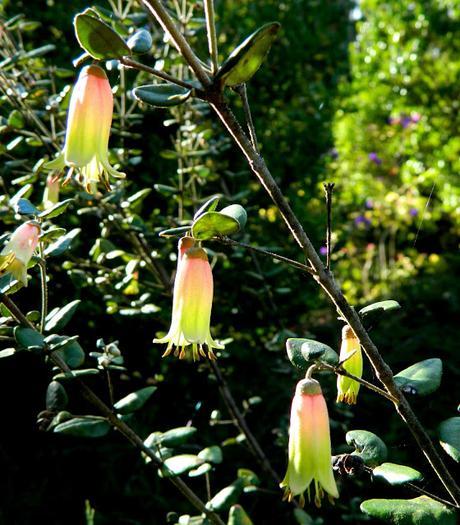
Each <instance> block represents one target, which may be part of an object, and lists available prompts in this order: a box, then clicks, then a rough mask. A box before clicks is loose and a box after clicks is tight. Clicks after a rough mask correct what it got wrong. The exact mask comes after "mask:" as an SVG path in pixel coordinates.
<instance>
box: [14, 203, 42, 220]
mask: <svg viewBox="0 0 460 525" xmlns="http://www.w3.org/2000/svg"><path fill="white" fill-rule="evenodd" d="M14 211H15V213H18V214H19V215H29V216H35V215H39V214H40V210H39V209H37V208H36V207H35V206H34V205H33V204H32V203H31V202H30V201H29V200H27V199H18V200H17V201H15V203H14Z"/></svg>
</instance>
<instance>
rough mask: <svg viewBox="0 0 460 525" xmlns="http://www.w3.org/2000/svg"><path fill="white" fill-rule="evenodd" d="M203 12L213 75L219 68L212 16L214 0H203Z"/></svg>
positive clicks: (214, 23) (213, 17) (214, 25)
mask: <svg viewBox="0 0 460 525" xmlns="http://www.w3.org/2000/svg"><path fill="white" fill-rule="evenodd" d="M204 13H205V17H206V34H207V37H208V49H209V56H210V57H211V64H212V73H213V75H215V74H216V73H217V70H218V69H219V63H218V51H217V35H216V22H215V16H214V0H204Z"/></svg>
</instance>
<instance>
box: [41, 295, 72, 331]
mask: <svg viewBox="0 0 460 525" xmlns="http://www.w3.org/2000/svg"><path fill="white" fill-rule="evenodd" d="M79 304H80V300H79V299H76V300H75V301H72V302H70V303H69V304H66V305H65V306H63V307H62V308H57V309H54V310H52V311H51V312H50V313H49V314H48V315H47V316H46V324H45V332H59V331H60V330H62V329H63V328H64V327H65V326H66V325H67V323H68V322H69V321H70V319H72V317H73V314H74V313H75V312H76V310H77V308H78V305H79Z"/></svg>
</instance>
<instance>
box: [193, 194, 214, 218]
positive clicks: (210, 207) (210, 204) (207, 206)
mask: <svg viewBox="0 0 460 525" xmlns="http://www.w3.org/2000/svg"><path fill="white" fill-rule="evenodd" d="M219 199H220V195H214V197H211V198H210V199H208V200H207V201H206V202H205V203H204V204H203V205H202V206H201V207H200V208H199V209H198V211H197V212H196V213H195V215H194V216H193V220H194V221H195V220H196V219H198V217H199V216H200V215H203V213H204V212H206V211H214V210H215V209H216V208H217V205H218V204H219Z"/></svg>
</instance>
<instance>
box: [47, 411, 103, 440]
mask: <svg viewBox="0 0 460 525" xmlns="http://www.w3.org/2000/svg"><path fill="white" fill-rule="evenodd" d="M109 430H110V424H109V423H108V421H106V420H105V419H104V418H102V417H96V416H91V417H76V418H73V419H70V420H69V421H65V422H64V423H60V424H59V425H57V426H56V427H54V429H53V432H59V433H61V434H68V435H69V436H77V437H89V438H97V437H102V436H105V435H106V434H108V432H109Z"/></svg>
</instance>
